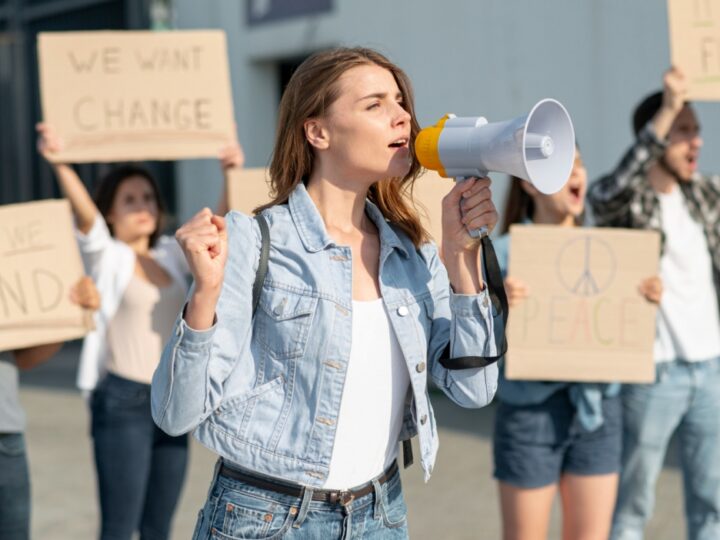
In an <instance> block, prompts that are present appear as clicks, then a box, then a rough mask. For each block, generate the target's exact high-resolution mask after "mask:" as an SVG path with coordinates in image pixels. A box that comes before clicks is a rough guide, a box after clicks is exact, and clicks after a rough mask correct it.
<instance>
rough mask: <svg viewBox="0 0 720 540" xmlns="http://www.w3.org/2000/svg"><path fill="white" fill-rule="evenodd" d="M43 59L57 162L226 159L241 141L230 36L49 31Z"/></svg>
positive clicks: (45, 102)
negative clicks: (222, 155)
mask: <svg viewBox="0 0 720 540" xmlns="http://www.w3.org/2000/svg"><path fill="white" fill-rule="evenodd" d="M38 55H39V60H40V87H41V94H42V109H43V120H44V121H45V122H47V123H49V124H51V125H52V126H53V127H54V128H55V130H56V131H57V133H58V135H59V136H60V138H61V139H62V145H63V149H62V151H61V152H60V153H59V154H58V155H56V156H54V157H53V159H54V160H56V161H63V162H74V163H78V162H93V161H100V162H102V161H130V160H146V159H168V160H170V159H180V158H198V157H217V155H218V152H219V150H220V149H221V148H222V147H223V146H225V145H227V144H229V143H231V142H232V141H234V140H235V129H234V116H233V107H232V92H231V88H230V76H229V71H228V58H227V45H226V40H225V34H224V33H223V32H221V31H210V30H204V31H173V32H134V31H133V32H122V31H121V32H57V33H42V34H40V35H39V36H38Z"/></svg>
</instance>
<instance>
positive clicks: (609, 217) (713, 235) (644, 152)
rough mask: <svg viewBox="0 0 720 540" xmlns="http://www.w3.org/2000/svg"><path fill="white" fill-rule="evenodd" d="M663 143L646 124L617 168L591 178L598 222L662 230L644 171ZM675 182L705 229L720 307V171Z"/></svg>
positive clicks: (590, 195)
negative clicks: (592, 179)
mask: <svg viewBox="0 0 720 540" xmlns="http://www.w3.org/2000/svg"><path fill="white" fill-rule="evenodd" d="M666 147H667V142H666V141H660V140H659V139H658V138H657V136H656V135H655V132H654V131H653V129H652V124H648V125H647V126H645V128H643V130H642V131H640V133H639V134H638V138H637V140H636V141H635V143H634V144H633V145H632V146H631V147H630V149H629V150H628V151H627V152H626V154H625V155H624V156H623V158H622V160H621V161H620V163H619V165H618V166H617V168H616V169H615V170H614V171H613V172H612V173H610V174H608V175H607V176H604V177H602V178H600V179H599V180H597V181H595V182H593V184H592V185H591V186H590V189H589V190H588V202H589V204H590V207H591V209H592V211H593V215H594V217H595V223H596V224H597V225H598V226H599V227H624V228H630V229H652V230H657V231H660V233H661V235H662V215H661V211H660V200H659V199H658V196H657V194H656V193H655V190H654V189H653V188H652V187H651V186H650V183H649V182H648V180H647V170H648V168H649V167H650V166H651V165H652V164H653V163H655V162H656V161H657V160H658V159H660V158H661V157H662V155H663V154H664V152H665V148H666ZM678 186H679V188H680V191H681V193H682V195H683V199H684V201H685V204H686V205H687V209H688V211H689V212H690V215H691V216H692V218H693V219H694V220H695V221H697V222H698V223H700V225H701V226H702V228H703V231H704V232H705V238H706V240H707V245H708V250H709V251H710V258H711V259H712V263H713V277H714V281H715V291H716V293H717V294H718V306H720V175H712V176H705V175H701V174H699V173H698V174H695V176H694V177H693V179H692V180H691V181H690V182H678ZM663 248H664V242H663Z"/></svg>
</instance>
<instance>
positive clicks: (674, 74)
mask: <svg viewBox="0 0 720 540" xmlns="http://www.w3.org/2000/svg"><path fill="white" fill-rule="evenodd" d="M687 94H688V85H687V80H686V79H685V75H684V74H683V72H682V71H680V69H679V68H676V67H671V68H670V69H668V70H667V71H666V72H665V75H664V76H663V100H662V106H661V107H660V110H659V111H658V112H657V113H656V114H655V116H654V117H653V119H652V125H653V130H654V131H655V135H656V136H657V138H658V139H660V140H661V141H662V140H665V138H666V137H667V135H668V133H670V128H671V127H672V125H673V122H674V121H675V118H676V117H677V115H678V113H679V112H680V111H681V110H682V108H683V107H684V106H685V102H686V101H687Z"/></svg>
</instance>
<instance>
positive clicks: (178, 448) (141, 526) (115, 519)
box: [91, 374, 188, 540]
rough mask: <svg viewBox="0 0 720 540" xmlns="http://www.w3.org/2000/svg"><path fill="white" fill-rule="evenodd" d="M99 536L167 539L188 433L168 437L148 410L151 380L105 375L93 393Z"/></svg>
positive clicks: (109, 539)
mask: <svg viewBox="0 0 720 540" xmlns="http://www.w3.org/2000/svg"><path fill="white" fill-rule="evenodd" d="M91 408H92V436H93V441H94V447H95V466H96V468H97V478H98V492H99V495H100V510H101V514H102V516H101V521H102V527H101V533H100V538H101V540H130V538H131V537H132V535H133V533H134V532H135V531H140V538H141V539H142V540H156V539H158V540H159V539H166V538H168V537H169V536H170V523H171V521H172V517H173V513H174V511H175V507H176V505H177V502H178V500H179V498H180V491H181V489H182V485H183V481H184V479H185V470H186V466H187V460H188V440H187V436H182V437H171V436H169V435H167V434H165V433H163V432H162V431H161V430H160V429H158V428H157V427H156V426H155V423H154V422H153V419H152V417H151V414H150V385H148V384H141V383H138V382H134V381H130V380H128V379H123V378H121V377H118V376H116V375H112V374H110V375H108V376H107V377H105V378H104V379H103V380H102V381H101V382H100V384H99V385H98V387H97V388H96V390H95V391H94V392H93V396H92V405H91Z"/></svg>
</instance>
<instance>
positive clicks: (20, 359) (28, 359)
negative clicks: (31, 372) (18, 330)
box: [14, 342, 63, 370]
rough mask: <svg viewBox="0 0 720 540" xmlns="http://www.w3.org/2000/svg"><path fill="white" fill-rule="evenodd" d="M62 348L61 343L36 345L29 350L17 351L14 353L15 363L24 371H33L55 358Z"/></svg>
mask: <svg viewBox="0 0 720 540" xmlns="http://www.w3.org/2000/svg"><path fill="white" fill-rule="evenodd" d="M62 346H63V343H62V342H60V343H48V344H46V345H36V346H35V347H28V348H27V349H17V350H15V351H14V355H15V363H16V364H17V367H18V368H20V369H22V370H27V369H32V368H34V367H36V366H38V365H39V364H42V363H43V362H47V361H48V360H49V359H50V358H52V357H53V356H55V355H56V354H57V353H58V351H59V350H60V349H61V348H62Z"/></svg>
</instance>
